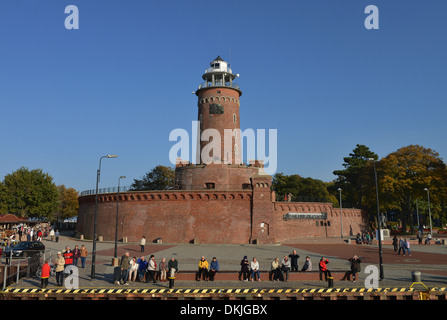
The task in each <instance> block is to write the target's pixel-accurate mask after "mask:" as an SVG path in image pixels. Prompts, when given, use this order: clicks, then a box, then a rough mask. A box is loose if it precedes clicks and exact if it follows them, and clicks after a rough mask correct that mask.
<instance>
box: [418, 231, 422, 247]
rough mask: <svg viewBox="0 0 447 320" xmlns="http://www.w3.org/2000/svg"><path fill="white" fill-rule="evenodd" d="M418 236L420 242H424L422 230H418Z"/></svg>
mask: <svg viewBox="0 0 447 320" xmlns="http://www.w3.org/2000/svg"><path fill="white" fill-rule="evenodd" d="M417 238H418V244H422V233H421V230H419V231H418V235H417Z"/></svg>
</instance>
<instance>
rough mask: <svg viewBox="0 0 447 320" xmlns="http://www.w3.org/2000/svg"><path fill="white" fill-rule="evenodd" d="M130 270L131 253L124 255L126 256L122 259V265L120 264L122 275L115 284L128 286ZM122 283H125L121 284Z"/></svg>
mask: <svg viewBox="0 0 447 320" xmlns="http://www.w3.org/2000/svg"><path fill="white" fill-rule="evenodd" d="M129 268H130V258H129V252H126V253H124V255H123V256H122V257H121V263H120V275H119V277H118V280H117V281H116V282H115V284H123V285H126V286H128V285H129V284H128V283H127V277H128V274H129ZM121 281H122V282H123V283H121Z"/></svg>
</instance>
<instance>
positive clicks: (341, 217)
mask: <svg viewBox="0 0 447 320" xmlns="http://www.w3.org/2000/svg"><path fill="white" fill-rule="evenodd" d="M337 190H338V191H339V192H340V221H341V238H342V239H343V209H342V207H343V206H342V202H341V188H338V189H337Z"/></svg>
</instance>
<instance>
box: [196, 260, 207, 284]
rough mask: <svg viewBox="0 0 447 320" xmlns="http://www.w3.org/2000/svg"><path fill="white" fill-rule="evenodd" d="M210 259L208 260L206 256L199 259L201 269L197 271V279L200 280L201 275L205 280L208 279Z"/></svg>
mask: <svg viewBox="0 0 447 320" xmlns="http://www.w3.org/2000/svg"><path fill="white" fill-rule="evenodd" d="M208 266H209V265H208V261H206V259H205V257H204V256H202V258H201V259H200V261H199V271H198V272H197V276H196V280H197V281H200V277H201V276H202V277H203V280H208Z"/></svg>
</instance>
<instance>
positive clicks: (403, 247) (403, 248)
mask: <svg viewBox="0 0 447 320" xmlns="http://www.w3.org/2000/svg"><path fill="white" fill-rule="evenodd" d="M393 247H394V252H397V254H398V255H400V253H401V252H402V253H403V254H404V256H405V255H406V253H407V252H408V255H409V256H411V251H410V241H409V240H408V239H403V238H402V237H400V238H399V239H397V236H394V238H393Z"/></svg>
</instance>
